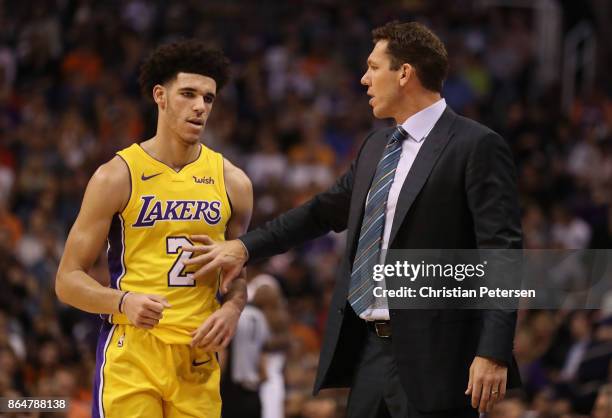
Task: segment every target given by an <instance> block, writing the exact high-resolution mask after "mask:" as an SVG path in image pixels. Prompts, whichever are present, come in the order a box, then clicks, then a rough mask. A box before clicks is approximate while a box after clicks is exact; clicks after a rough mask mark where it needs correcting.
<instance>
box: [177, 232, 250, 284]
mask: <svg viewBox="0 0 612 418" xmlns="http://www.w3.org/2000/svg"><path fill="white" fill-rule="evenodd" d="M190 238H191V240H192V241H194V242H197V243H200V244H201V245H185V246H183V251H189V252H192V253H194V254H199V255H194V256H192V257H191V258H189V259H188V260H185V261H184V264H185V265H186V266H191V265H197V266H201V267H200V268H199V269H198V270H197V271H196V272H195V273H194V274H193V278H194V279H199V278H202V277H204V276H206V275H207V274H209V273H210V272H213V271H215V270H217V269H218V268H221V269H222V271H223V275H222V277H221V292H222V293H227V290H228V289H229V285H230V283H231V282H232V280H234V279H235V278H236V277H238V276H239V275H240V272H241V270H242V267H243V266H244V263H246V262H247V260H248V254H247V251H246V249H245V248H244V245H243V244H242V242H240V241H239V240H237V239H234V240H230V241H213V240H212V239H211V238H210V237H208V236H207V235H192V236H191V237H190Z"/></svg>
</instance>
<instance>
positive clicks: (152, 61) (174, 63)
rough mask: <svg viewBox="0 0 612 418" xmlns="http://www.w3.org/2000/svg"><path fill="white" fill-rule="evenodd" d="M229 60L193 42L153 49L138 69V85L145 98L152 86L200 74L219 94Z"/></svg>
mask: <svg viewBox="0 0 612 418" xmlns="http://www.w3.org/2000/svg"><path fill="white" fill-rule="evenodd" d="M229 66H230V63H229V60H228V59H227V57H226V56H225V55H224V54H223V52H222V51H221V50H220V49H215V48H210V47H208V46H207V45H206V44H205V43H203V42H202V41H198V40H196V39H190V40H184V41H177V42H172V43H169V44H165V45H162V46H160V47H158V48H157V49H155V50H154V51H153V52H152V53H151V55H149V56H148V57H147V59H146V60H145V61H144V63H143V64H142V66H141V67H140V76H139V78H138V81H139V83H140V88H141V90H142V93H143V94H144V95H145V96H150V95H151V92H152V91H153V87H155V85H156V84H164V83H166V82H168V81H170V80H172V79H174V78H175V77H176V75H177V74H178V73H193V74H200V75H204V76H207V77H210V78H212V79H213V80H215V82H216V83H217V90H221V89H222V88H223V86H225V84H226V83H227V82H228V80H229V76H230V70H229Z"/></svg>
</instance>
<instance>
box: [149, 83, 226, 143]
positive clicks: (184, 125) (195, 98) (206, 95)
mask: <svg viewBox="0 0 612 418" xmlns="http://www.w3.org/2000/svg"><path fill="white" fill-rule="evenodd" d="M166 91H167V97H168V100H167V106H166V108H165V110H164V114H165V115H164V116H165V117H166V122H167V125H168V126H169V127H170V129H172V131H174V133H175V134H176V135H177V136H178V137H179V138H180V139H181V140H182V141H184V142H186V143H188V144H195V143H197V142H198V141H199V140H200V137H201V136H202V133H203V132H204V127H205V126H206V121H207V120H208V117H209V116H210V112H211V111H212V106H213V102H214V101H215V97H216V92H217V83H216V82H215V80H213V79H212V78H210V77H207V76H204V75H200V74H191V73H178V74H177V76H176V79H175V80H173V81H172V82H170V83H167V85H166ZM160 114H161V113H160Z"/></svg>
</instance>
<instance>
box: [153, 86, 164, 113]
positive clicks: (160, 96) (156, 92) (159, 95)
mask: <svg viewBox="0 0 612 418" xmlns="http://www.w3.org/2000/svg"><path fill="white" fill-rule="evenodd" d="M153 100H155V103H157V105H158V106H159V108H160V109H162V110H164V109H166V88H165V87H164V86H162V85H161V84H156V85H155V87H153Z"/></svg>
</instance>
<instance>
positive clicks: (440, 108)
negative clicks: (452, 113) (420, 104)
mask: <svg viewBox="0 0 612 418" xmlns="http://www.w3.org/2000/svg"><path fill="white" fill-rule="evenodd" d="M444 109H446V100H444V99H440V100H438V101H437V102H435V103H434V104H432V105H430V106H428V107H426V108H425V109H423V110H421V111H419V112H417V113H415V114H414V115H412V116H410V117H409V118H408V119H406V121H404V123H402V125H401V126H402V128H404V130H405V131H406V132H408V134H409V135H410V137H411V138H413V139H414V140H415V141H416V142H421V141H422V140H423V139H424V138H425V137H426V136H427V135H428V134H429V132H431V130H432V129H433V127H434V125H435V124H436V122H438V119H440V116H442V113H444Z"/></svg>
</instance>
